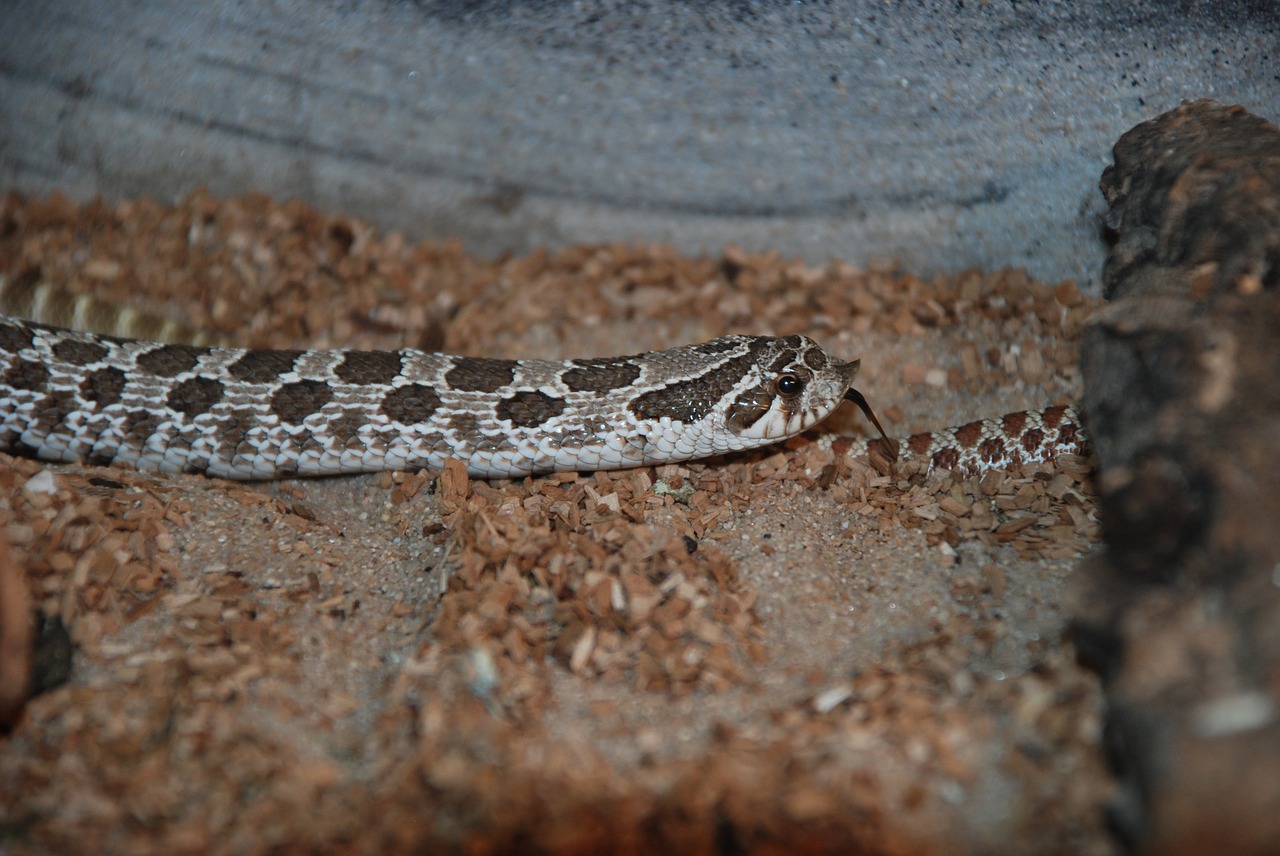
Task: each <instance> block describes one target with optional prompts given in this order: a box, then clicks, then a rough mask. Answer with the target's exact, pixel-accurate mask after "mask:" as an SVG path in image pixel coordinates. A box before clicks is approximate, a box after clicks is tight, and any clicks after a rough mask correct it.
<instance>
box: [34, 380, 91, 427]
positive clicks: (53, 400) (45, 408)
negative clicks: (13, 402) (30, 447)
mask: <svg viewBox="0 0 1280 856" xmlns="http://www.w3.org/2000/svg"><path fill="white" fill-rule="evenodd" d="M79 409H80V403H79V401H78V400H77V399H76V396H75V394H74V393H72V392H70V391H68V390H65V389H58V390H54V391H52V392H50V393H49V394H48V395H46V396H44V397H43V398H41V399H40V400H39V401H38V402H37V403H36V411H35V413H36V416H35V419H34V420H33V423H34V424H35V426H36V430H38V431H40V432H41V433H48V432H51V431H53V430H55V429H56V428H57V427H58V426H59V425H61V424H62V423H63V422H64V421H65V420H66V418H67V416H69V415H70V414H72V413H74V412H75V411H77V410H79Z"/></svg>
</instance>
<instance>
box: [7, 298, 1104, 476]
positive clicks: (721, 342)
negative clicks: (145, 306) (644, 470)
mask: <svg viewBox="0 0 1280 856" xmlns="http://www.w3.org/2000/svg"><path fill="white" fill-rule="evenodd" d="M53 293H54V292H53V290H52V289H51V288H50V287H48V286H47V285H36V286H33V284H32V283H19V282H17V281H12V282H9V283H6V282H5V280H4V279H3V278H0V305H3V306H4V309H5V312H6V314H4V315H0V451H3V452H6V453H9V454H19V455H25V456H30V457H35V458H38V459H41V460H46V461H58V462H80V463H86V464H91V465H125V466H132V467H134V468H136V469H138V470H151V471H159V472H168V473H203V474H206V475H209V476H215V477H221V478H227V479H240V480H265V479H277V478H288V477H295V476H327V475H339V474H344V473H359V472H375V471H382V470H418V469H431V470H440V469H441V468H443V466H444V464H445V461H446V460H448V459H455V460H458V461H461V462H462V463H464V464H465V465H466V469H467V472H468V474H469V475H470V476H472V477H476V478H517V477H523V476H528V475H537V474H543V473H552V472H574V471H587V472H589V471H595V470H616V469H624V468H630V467H639V466H646V465H656V464H668V463H678V462H682V461H689V460H695V459H701V458H707V457H712V456H716V455H723V454H728V453H734V452H740V451H743V450H748V449H754V448H759V447H762V446H767V445H770V444H774V443H778V442H780V441H782V440H785V439H787V438H790V437H794V436H796V435H799V434H801V433H803V432H806V431H809V430H810V429H812V428H814V427H815V426H817V425H818V424H819V423H821V422H822V421H823V420H824V419H826V418H827V417H828V416H830V415H831V414H832V413H833V412H834V411H835V410H836V409H837V407H839V406H840V404H841V403H842V402H844V401H846V400H847V401H852V402H854V403H856V404H858V406H860V407H862V409H863V411H864V413H866V414H867V416H868V417H869V418H870V419H871V420H872V421H873V422H874V423H875V425H876V427H877V429H879V428H880V426H879V421H878V420H876V418H875V415H874V413H873V412H872V411H871V409H870V408H869V407H868V406H867V404H866V401H865V399H864V398H863V396H862V394H861V393H860V392H859V391H858V390H856V389H855V388H854V387H853V381H854V378H855V376H856V375H857V373H858V369H859V365H860V361H859V360H852V361H846V360H842V359H839V358H837V357H835V356H833V355H832V354H830V353H828V352H827V351H826V350H824V349H823V348H822V346H821V345H819V344H818V343H817V342H816V341H814V340H813V339H811V338H809V337H808V336H804V335H800V334H793V335H787V336H751V335H729V336H723V337H720V338H717V339H713V340H711V341H707V342H702V343H699V344H692V345H682V346H680V347H675V348H671V349H668V350H660V351H648V352H645V353H639V354H632V355H628V356H619V357H606V358H599V357H593V358H583V359H569V360H559V361H555V360H539V359H516V360H509V359H494V358H489V357H472V356H462V355H456V354H444V353H434V352H428V351H421V350H416V349H411V348H401V349H399V350H386V351H364V350H347V349H325V350H282V349H245V348H229V347H220V346H217V345H213V344H204V343H201V337H200V336H199V335H195V336H193V335H190V334H185V337H186V338H187V339H188V340H189V341H188V342H186V343H175V342H168V341H161V339H162V338H173V337H175V336H176V337H179V338H181V337H183V336H184V334H183V333H182V331H181V329H180V327H177V326H176V325H168V324H166V323H164V322H157V321H153V320H151V319H150V318H149V316H145V315H135V314H130V313H128V312H127V310H124V311H122V312H119V313H117V316H116V317H115V318H114V319H113V323H112V324H111V326H113V327H114V328H116V329H128V330H130V332H136V331H139V330H140V331H142V332H143V333H144V335H149V336H151V338H127V337H122V336H115V335H107V334H103V333H93V332H85V331H83V330H73V329H69V328H68V327H63V326H56V325H53V324H48V323H43V322H42V321H40V320H26V319H27V318H31V317H35V318H57V319H58V320H61V321H67V322H68V323H70V324H72V325H74V326H81V325H82V324H85V323H91V322H93V320H94V318H93V317H92V316H94V315H95V314H96V315H97V316H99V318H98V320H99V321H101V317H100V316H101V315H102V314H103V313H102V312H101V311H100V310H99V309H96V308H95V307H94V304H93V303H92V302H91V301H87V300H76V299H72V298H55V297H51V296H50V295H51V294H53ZM87 307H88V308H87ZM19 312H21V314H22V315H23V316H25V317H19V316H18V313H19ZM881 433H882V434H883V433H884V432H883V430H881ZM820 442H822V443H823V445H824V446H825V447H826V448H829V449H832V450H834V451H835V452H837V453H842V454H846V455H849V456H852V457H856V456H858V455H863V454H867V453H868V451H869V449H870V443H872V442H876V441H874V440H871V441H869V440H854V439H850V438H842V437H837V436H835V435H831V434H825V435H823V436H822V437H821V438H820ZM886 443H887V445H886V448H889V449H891V450H892V451H891V455H890V456H891V457H892V458H894V459H896V458H898V457H899V455H900V454H901V456H902V457H904V458H911V457H914V458H922V459H924V460H926V461H927V462H928V466H929V467H939V468H945V469H951V470H957V471H960V472H962V473H966V474H974V473H979V472H983V471H985V470H989V469H993V468H1003V467H1009V466H1012V465H1014V464H1018V463H1029V462H1034V461H1044V460H1049V459H1052V458H1056V457H1057V456H1059V455H1063V454H1084V453H1085V450H1086V445H1087V438H1086V436H1085V433H1084V430H1083V427H1082V425H1081V421H1080V418H1079V415H1078V413H1077V412H1076V410H1075V408H1074V407H1072V406H1069V405H1067V406H1059V407H1050V408H1046V409H1043V410H1039V411H1021V412H1019V413H1013V414H1008V415H1005V416H1003V417H999V418H996V419H988V420H979V421H975V422H971V423H968V424H966V425H962V426H957V427H955V428H949V429H946V430H943V431H937V432H926V433H921V434H916V435H913V436H911V437H909V438H906V439H905V440H902V441H892V440H886Z"/></svg>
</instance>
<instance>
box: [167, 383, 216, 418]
mask: <svg viewBox="0 0 1280 856" xmlns="http://www.w3.org/2000/svg"><path fill="white" fill-rule="evenodd" d="M221 400H222V384H221V383H220V382H218V381H216V380H214V379H213V378H210V377H193V378H189V379H187V380H184V381H183V382H182V383H180V384H178V385H177V386H175V387H174V388H173V389H172V390H170V391H169V395H168V396H166V397H165V404H166V405H168V407H169V409H170V410H176V411H178V412H179V413H182V414H185V415H186V416H187V418H189V419H194V418H195V417H197V416H199V415H200V414H201V413H208V412H209V411H210V410H212V409H213V406H214V405H215V404H217V403H218V402H219V401H221Z"/></svg>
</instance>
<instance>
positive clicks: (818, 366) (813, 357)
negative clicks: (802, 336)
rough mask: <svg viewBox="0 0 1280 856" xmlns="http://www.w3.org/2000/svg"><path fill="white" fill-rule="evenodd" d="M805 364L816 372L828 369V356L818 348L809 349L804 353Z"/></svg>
mask: <svg viewBox="0 0 1280 856" xmlns="http://www.w3.org/2000/svg"><path fill="white" fill-rule="evenodd" d="M804 364H805V365H806V366H808V367H809V368H811V369H813V370H814V371H821V370H822V369H825V368H826V367H827V355H826V354H824V353H822V351H820V350H818V349H817V348H809V349H807V350H806V351H805V352H804Z"/></svg>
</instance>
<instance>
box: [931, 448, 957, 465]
mask: <svg viewBox="0 0 1280 856" xmlns="http://www.w3.org/2000/svg"><path fill="white" fill-rule="evenodd" d="M959 463H960V450H959V449H957V448H956V447H955V446H946V447H945V448H942V449H939V450H938V451H937V452H935V453H934V455H933V465H934V466H935V467H941V468H942V469H944V470H954V469H955V468H956V466H957V465H958V464H959Z"/></svg>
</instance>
